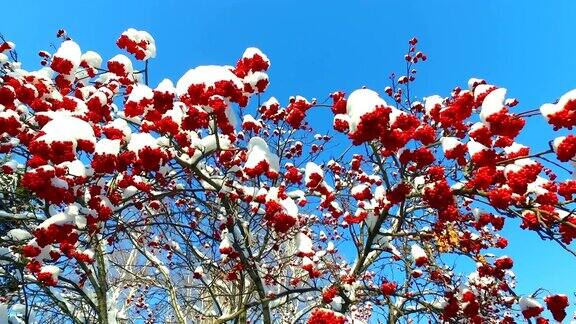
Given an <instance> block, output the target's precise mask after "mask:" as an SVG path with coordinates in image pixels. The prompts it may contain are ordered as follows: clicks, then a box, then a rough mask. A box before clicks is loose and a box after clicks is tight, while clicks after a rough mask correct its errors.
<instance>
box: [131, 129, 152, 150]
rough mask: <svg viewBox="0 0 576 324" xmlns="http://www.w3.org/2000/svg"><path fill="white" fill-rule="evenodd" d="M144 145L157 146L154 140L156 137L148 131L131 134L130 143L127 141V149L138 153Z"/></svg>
mask: <svg viewBox="0 0 576 324" xmlns="http://www.w3.org/2000/svg"><path fill="white" fill-rule="evenodd" d="M146 146H148V147H150V148H152V149H155V148H158V143H157V142H156V139H155V138H154V137H153V136H152V135H150V134H149V133H136V134H132V136H131V138H130V143H128V151H132V152H134V153H138V151H140V150H141V149H143V148H144V147H146Z"/></svg>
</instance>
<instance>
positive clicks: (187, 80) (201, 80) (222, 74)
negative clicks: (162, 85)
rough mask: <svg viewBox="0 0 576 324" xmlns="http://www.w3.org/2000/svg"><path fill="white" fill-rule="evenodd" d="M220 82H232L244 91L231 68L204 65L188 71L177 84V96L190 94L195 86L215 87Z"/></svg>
mask: <svg viewBox="0 0 576 324" xmlns="http://www.w3.org/2000/svg"><path fill="white" fill-rule="evenodd" d="M218 81H232V83H233V84H234V85H235V86H236V87H237V88H238V89H243V88H244V86H243V83H242V80H241V79H240V78H238V77H237V76H236V75H235V74H234V73H232V71H231V67H229V66H219V65H202V66H198V67H196V68H193V69H190V70H188V72H186V73H184V75H183V76H182V77H181V78H180V80H178V82H177V83H176V94H177V95H178V96H179V97H181V96H183V95H185V94H186V93H187V92H188V88H189V87H190V86H191V85H194V84H204V85H206V87H209V86H213V85H214V84H215V83H216V82H218Z"/></svg>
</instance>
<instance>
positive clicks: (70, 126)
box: [36, 114, 96, 146]
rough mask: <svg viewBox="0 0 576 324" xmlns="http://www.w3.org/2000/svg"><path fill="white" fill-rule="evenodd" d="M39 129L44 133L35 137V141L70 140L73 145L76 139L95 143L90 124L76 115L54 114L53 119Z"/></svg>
mask: <svg viewBox="0 0 576 324" xmlns="http://www.w3.org/2000/svg"><path fill="white" fill-rule="evenodd" d="M41 130H42V132H44V133H45V134H44V135H42V136H40V137H39V138H38V139H36V140H37V141H45V142H47V143H52V142H56V141H60V142H72V143H73V144H74V146H75V145H76V141H78V140H85V141H89V142H92V143H96V138H95V136H94V131H93V130H92V127H91V126H90V124H89V123H87V122H85V121H83V120H82V119H79V118H76V117H71V116H66V115H62V114H55V115H54V119H52V120H51V121H49V122H48V123H46V125H44V127H42V129H41Z"/></svg>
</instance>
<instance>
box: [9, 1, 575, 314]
mask: <svg viewBox="0 0 576 324" xmlns="http://www.w3.org/2000/svg"><path fill="white" fill-rule="evenodd" d="M72 3H73V4H72ZM0 8H2V12H3V14H2V17H1V18H0V33H2V34H4V35H5V36H6V37H7V38H8V39H9V40H12V41H14V42H16V45H17V50H18V52H19V55H20V57H21V59H22V60H23V61H24V62H25V66H24V68H28V69H33V68H37V64H38V62H39V59H38V56H37V54H36V53H37V52H38V51H39V50H42V49H49V45H50V44H51V43H53V42H56V38H55V33H56V30H57V29H58V28H65V29H66V30H67V31H68V32H69V34H70V35H71V36H72V37H73V38H74V40H75V41H77V42H78V43H79V44H80V46H81V47H82V50H83V51H85V50H96V51H98V52H99V53H101V54H102V56H103V58H104V59H106V58H109V57H111V56H113V55H114V54H117V53H119V52H120V51H119V50H118V49H117V47H116V46H115V40H116V39H117V37H118V36H119V35H120V33H121V32H122V31H124V30H125V29H127V28H128V27H134V28H137V29H143V30H147V31H148V32H150V33H151V34H152V35H153V36H154V38H155V39H156V45H157V48H158V54H157V58H156V59H155V60H153V61H152V62H151V66H150V69H151V84H152V85H155V84H156V83H157V82H158V81H160V80H161V79H162V78H164V77H168V78H170V79H172V80H174V81H177V80H178V78H179V77H180V76H181V75H182V74H183V73H184V72H185V71H186V70H188V69H189V68H191V67H194V66H196V65H202V64H234V63H235V61H236V60H237V59H238V58H239V57H240V55H241V54H242V52H243V51H244V49H245V48H246V47H249V46H256V47H259V48H260V49H262V50H263V51H264V52H265V53H266V54H267V55H268V57H269V58H270V59H271V61H272V67H271V70H270V71H269V75H270V81H271V86H270V87H269V90H268V91H267V94H268V95H274V96H276V97H277V98H278V99H280V100H281V101H283V102H285V101H286V98H287V97H288V96H290V95H296V94H300V95H304V96H306V97H308V98H311V97H317V98H325V97H326V96H327V95H328V93H330V92H332V91H334V90H344V91H348V92H350V91H351V90H354V89H356V88H358V87H360V86H363V85H366V86H368V87H370V88H372V89H374V90H378V91H380V92H382V89H383V88H384V87H385V86H386V85H388V83H387V77H388V75H389V73H390V72H392V71H400V70H401V68H402V67H403V66H404V62H403V60H402V56H403V53H404V51H405V50H406V46H407V40H408V39H409V38H411V37H412V36H418V38H419V39H420V43H419V46H420V48H421V49H422V50H423V51H425V52H426V53H427V55H428V57H429V60H428V61H427V62H426V63H425V64H424V65H422V66H420V68H419V72H418V80H417V82H416V84H415V88H414V92H415V93H416V94H417V95H418V96H428V95H432V94H440V95H442V96H446V95H448V94H449V93H450V90H451V89H452V88H453V87H455V86H462V87H465V86H466V82H467V80H468V78H470V77H480V78H485V79H487V80H488V81H489V82H490V83H494V84H497V85H500V86H503V87H506V88H507V89H508V90H509V96H512V97H516V98H518V99H519V100H520V103H521V105H520V107H519V108H518V109H520V110H528V109H531V108H537V107H539V106H540V104H542V103H545V102H550V101H553V100H555V99H556V98H558V97H559V96H560V95H562V94H563V93H565V92H566V91H568V90H571V89H574V88H576V73H575V72H576V55H575V50H576V45H574V30H575V27H576V22H575V19H574V17H576V2H575V1H568V0H566V1H536V0H532V1H497V0H493V1H417V0H411V1H384V0H380V1H335V0H332V1H310V0H308V1H294V0H293V1H232V0H229V1H214V0H213V1H181V2H177V1H143V0H140V1H124V0H116V1H74V2H70V3H65V2H63V1H56V0H53V1H48V2H46V1H9V2H7V3H4V4H2V5H0ZM316 119H317V120H311V123H312V124H314V123H318V122H324V121H325V120H326V119H321V118H318V117H316ZM526 129H527V130H529V131H528V132H527V133H526V134H525V135H523V136H522V137H520V140H521V141H522V142H523V143H525V144H529V145H532V146H535V147H537V148H544V147H546V146H547V140H548V139H551V138H552V133H551V131H550V127H548V126H547V125H546V124H545V123H544V122H542V121H539V120H536V119H535V120H530V121H529V123H528V125H527V127H526ZM506 233H507V234H508V238H509V241H510V246H509V248H508V249H507V250H506V251H505V253H506V254H508V255H511V256H513V257H514V258H515V260H516V265H515V266H514V269H515V271H516V273H517V278H518V281H519V287H518V290H519V292H521V293H528V292H532V291H534V290H535V289H537V288H539V287H545V288H548V289H550V290H551V291H553V292H558V293H565V294H568V295H570V300H571V302H574V301H575V297H574V292H575V291H576V267H575V266H574V265H576V258H575V257H572V256H570V255H568V254H567V253H565V252H563V251H562V250H561V249H560V248H559V247H557V246H556V245H554V244H553V243H542V242H541V241H540V240H539V239H538V237H537V236H536V235H535V234H534V233H532V232H525V231H522V230H521V229H519V227H518V226H517V224H516V223H512V222H509V223H508V225H507V229H506ZM572 309H573V308H572Z"/></svg>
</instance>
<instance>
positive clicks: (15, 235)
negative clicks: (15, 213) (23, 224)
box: [6, 228, 32, 241]
mask: <svg viewBox="0 0 576 324" xmlns="http://www.w3.org/2000/svg"><path fill="white" fill-rule="evenodd" d="M6 237H7V238H8V239H9V240H14V241H23V240H27V239H30V238H31V237H32V234H30V233H28V231H26V230H23V229H21V228H15V229H12V230H10V231H8V233H6Z"/></svg>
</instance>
